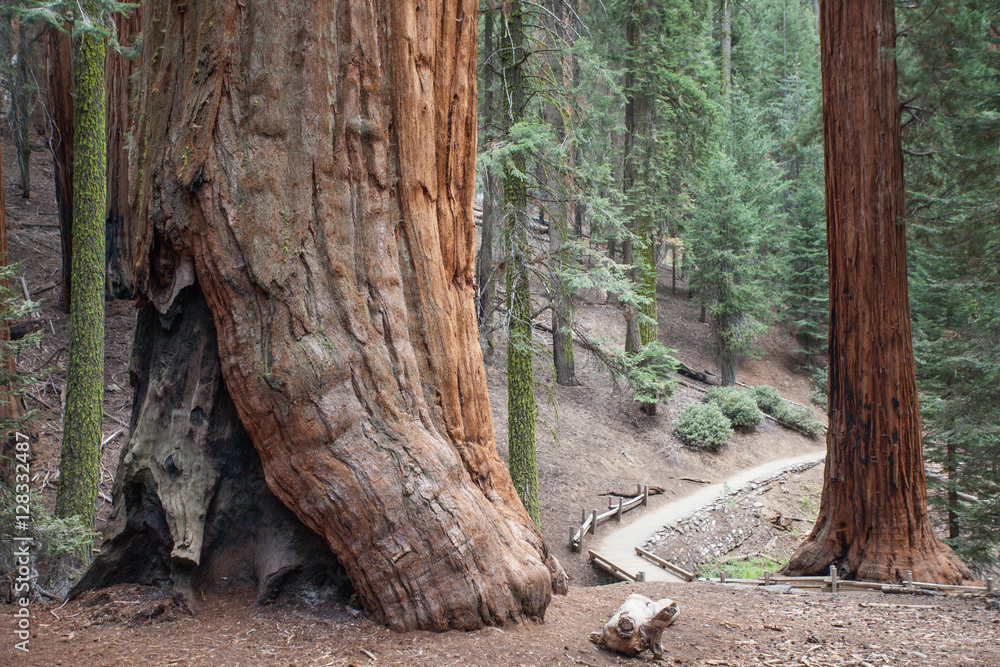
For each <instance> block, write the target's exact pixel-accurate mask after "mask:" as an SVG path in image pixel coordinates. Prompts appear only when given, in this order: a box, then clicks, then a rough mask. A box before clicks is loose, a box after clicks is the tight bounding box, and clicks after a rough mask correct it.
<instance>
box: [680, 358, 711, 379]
mask: <svg viewBox="0 0 1000 667" xmlns="http://www.w3.org/2000/svg"><path fill="white" fill-rule="evenodd" d="M677 363H678V364H680V365H679V366H678V367H677V372H678V373H680V374H681V375H685V376H687V377H689V378H692V379H694V380H697V381H698V382H703V383H705V384H715V383H714V382H712V381H711V380H709V379H708V375H706V374H705V373H702V372H701V371H696V370H694V369H693V368H691V367H690V366H688V365H687V364H685V363H684V362H683V361H678V362H677Z"/></svg>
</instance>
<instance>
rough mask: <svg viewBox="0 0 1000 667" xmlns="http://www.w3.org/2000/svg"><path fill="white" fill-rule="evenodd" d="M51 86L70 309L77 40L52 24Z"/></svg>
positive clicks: (65, 298) (65, 305) (64, 298)
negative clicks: (74, 81) (74, 67)
mask: <svg viewBox="0 0 1000 667" xmlns="http://www.w3.org/2000/svg"><path fill="white" fill-rule="evenodd" d="M45 71H46V72H47V74H48V86H47V87H46V95H47V99H48V111H49V116H50V117H51V123H50V128H49V131H50V133H51V137H50V139H49V146H50V147H51V149H52V164H53V166H54V169H53V170H52V173H53V178H54V179H55V191H56V205H57V208H58V211H59V240H60V243H61V247H62V276H61V280H62V288H61V290H60V293H59V305H60V307H61V308H62V309H63V310H64V311H66V312H69V291H70V282H71V281H70V278H71V276H72V273H73V271H72V267H71V266H70V264H71V262H70V258H72V256H73V233H72V232H73V44H72V40H71V39H70V36H69V33H68V31H62V30H57V29H55V28H49V30H48V35H47V41H46V67H45Z"/></svg>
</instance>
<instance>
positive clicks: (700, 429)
mask: <svg viewBox="0 0 1000 667" xmlns="http://www.w3.org/2000/svg"><path fill="white" fill-rule="evenodd" d="M674 433H676V434H677V437H678V438H680V439H681V442H683V443H684V444H685V445H687V446H688V447H691V448H692V449H706V450H708V451H712V452H717V451H719V450H720V449H722V448H723V447H724V446H725V444H726V442H728V441H729V438H730V437H732V435H733V426H732V422H730V421H729V418H728V417H726V415H724V414H722V410H721V409H719V406H718V405H715V404H714V403H702V404H699V405H692V406H691V407H689V408H687V409H686V410H685V411H684V412H682V413H681V415H680V417H678V418H677V423H676V424H675V425H674Z"/></svg>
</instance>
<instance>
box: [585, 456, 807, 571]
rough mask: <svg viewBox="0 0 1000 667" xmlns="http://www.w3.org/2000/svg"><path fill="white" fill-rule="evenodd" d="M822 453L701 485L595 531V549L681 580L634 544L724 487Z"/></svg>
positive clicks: (631, 566)
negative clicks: (633, 517)
mask: <svg viewBox="0 0 1000 667" xmlns="http://www.w3.org/2000/svg"><path fill="white" fill-rule="evenodd" d="M825 456H826V450H825V448H822V449H817V450H815V451H813V452H810V453H808V454H802V455H800V456H793V457H787V458H781V459H777V460H775V461H770V462H768V463H764V464H762V465H759V466H757V467H755V468H748V469H746V470H743V471H740V472H738V473H735V474H733V475H731V476H729V478H728V479H727V480H725V481H723V482H719V483H718V484H712V485H711V486H706V487H703V488H701V489H698V490H697V491H695V492H694V493H691V494H689V495H687V496H684V497H683V498H680V499H678V500H675V501H673V502H671V503H669V504H667V505H663V506H662V507H659V508H657V509H655V510H653V511H651V512H649V513H647V514H643V515H640V516H639V518H638V519H636V520H635V521H632V522H631V523H628V524H622V525H621V526H617V527H616V528H615V529H613V530H610V531H607V529H606V531H605V532H604V533H603V534H602V533H600V532H598V538H599V542H598V543H597V546H596V548H595V549H594V551H596V552H597V553H599V554H601V556H603V557H604V558H606V559H608V560H610V561H611V562H612V563H615V564H616V565H618V566H619V567H621V568H623V569H625V570H626V571H627V572H631V573H635V572H645V574H646V581H683V580H682V579H681V578H680V577H678V576H676V575H674V574H672V573H670V572H668V571H667V570H664V569H662V568H660V567H657V566H656V565H654V564H653V563H651V562H650V561H648V560H646V559H644V558H642V557H641V556H638V555H636V553H635V547H637V546H641V545H642V544H644V543H645V542H646V541H647V540H648V539H649V538H650V537H652V536H653V534H654V533H656V531H658V530H659V529H660V528H662V527H663V526H665V525H667V524H669V523H671V522H675V521H677V520H679V519H684V518H686V517H688V516H691V515H692V514H694V513H695V512H697V511H698V510H700V509H702V508H703V507H705V506H707V505H711V504H712V503H713V502H714V501H715V499H716V498H718V497H719V495H720V494H722V493H724V492H725V490H726V489H727V487H728V488H730V489H739V488H741V487H742V486H744V485H745V484H748V483H749V482H752V481H753V480H756V479H760V478H763V477H768V476H770V475H773V474H774V473H776V472H780V471H781V470H784V469H786V468H791V467H794V466H797V465H800V464H803V463H811V462H813V461H820V460H822V459H823V458H824V457H825ZM605 525H607V524H605ZM598 531H600V527H598Z"/></svg>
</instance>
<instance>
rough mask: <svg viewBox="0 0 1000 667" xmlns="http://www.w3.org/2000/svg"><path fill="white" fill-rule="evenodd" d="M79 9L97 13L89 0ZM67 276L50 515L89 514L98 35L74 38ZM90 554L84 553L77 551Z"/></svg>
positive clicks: (98, 203) (93, 454)
mask: <svg viewBox="0 0 1000 667" xmlns="http://www.w3.org/2000/svg"><path fill="white" fill-rule="evenodd" d="M82 7H83V10H84V11H87V12H89V13H92V14H94V15H96V13H97V6H96V3H94V2H89V3H87V2H85V3H83V5H82ZM74 41H75V45H74V46H75V49H74V50H75V53H74V58H73V95H74V113H73V118H74V145H73V156H74V157H73V282H72V292H71V294H70V338H69V351H68V357H69V361H68V367H67V375H66V410H65V412H64V415H63V441H62V451H61V453H60V457H59V492H58V494H57V495H56V515H57V516H62V517H68V516H80V517H82V518H83V522H84V524H85V525H87V526H90V525H91V524H92V523H93V520H94V501H95V500H96V499H97V483H98V475H99V472H100V465H101V437H102V431H101V424H102V419H103V409H102V400H103V396H104V214H105V211H106V201H107V200H106V197H107V183H106V172H105V170H106V168H107V150H106V143H105V135H104V39H103V38H102V37H100V36H95V35H93V34H90V33H85V34H83V35H81V36H79V37H76V38H75V39H74ZM84 560H89V554H85V555H84Z"/></svg>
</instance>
